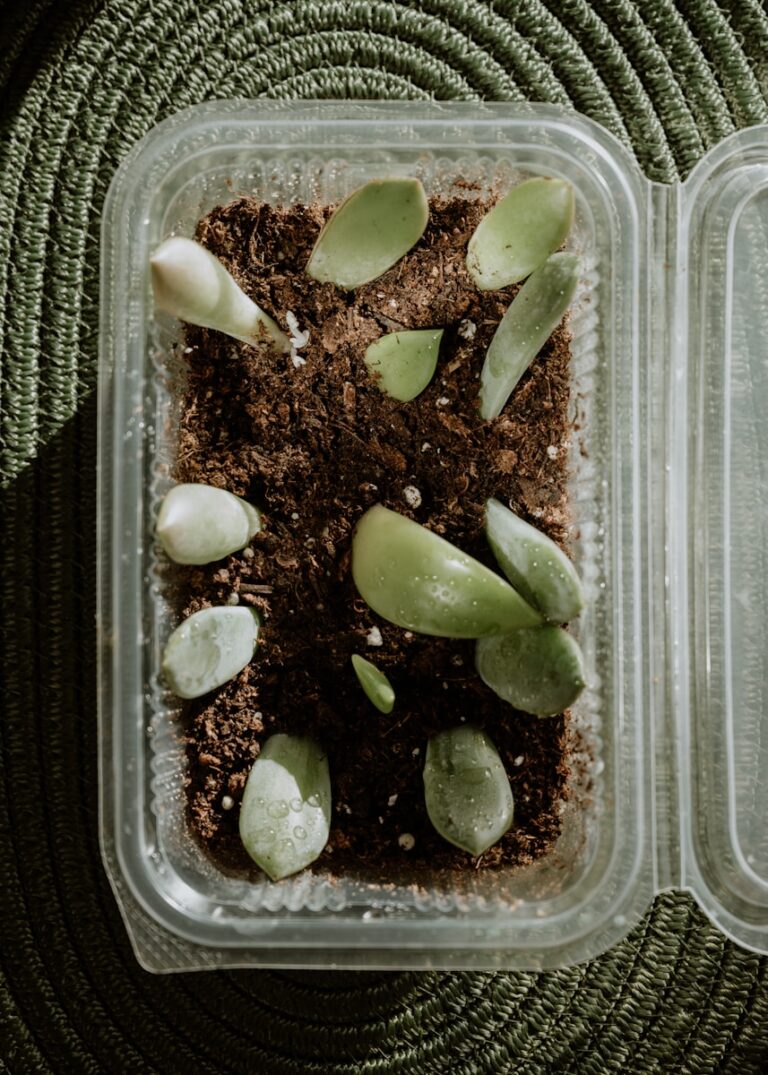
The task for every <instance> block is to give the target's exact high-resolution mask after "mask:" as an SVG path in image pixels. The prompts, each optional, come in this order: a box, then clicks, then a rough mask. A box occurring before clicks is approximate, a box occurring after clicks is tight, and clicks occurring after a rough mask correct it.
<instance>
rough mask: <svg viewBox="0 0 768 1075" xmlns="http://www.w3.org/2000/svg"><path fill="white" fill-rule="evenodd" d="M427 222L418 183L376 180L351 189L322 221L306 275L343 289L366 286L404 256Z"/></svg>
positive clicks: (424, 202) (423, 199) (400, 180)
mask: <svg viewBox="0 0 768 1075" xmlns="http://www.w3.org/2000/svg"><path fill="white" fill-rule="evenodd" d="M428 218H429V205H428V202H427V196H426V194H425V193H424V188H423V187H422V185H421V183H420V181H419V180H418V179H374V180H372V181H371V182H370V183H366V184H365V186H362V187H359V188H358V189H357V190H355V191H353V193H352V194H350V195H349V197H347V198H345V199H344V201H343V202H342V203H341V204H340V205H339V206H337V208H336V209H335V210H334V212H333V214H332V215H331V216H330V217H329V219H328V220H327V221H326V223H325V226H324V227H323V229H322V231H321V232H320V235H319V236H318V239H317V242H316V243H315V247H314V249H313V251H312V253H311V255H310V258H309V262H308V263H307V272H308V273H309V275H310V276H311V277H313V278H314V279H315V280H320V281H325V282H330V283H333V284H337V285H338V286H339V287H343V288H353V287H359V286H360V285H361V284H367V283H368V282H369V281H370V280H375V279H376V277H377V276H381V275H382V273H385V272H386V271H387V269H389V268H391V267H392V266H393V265H394V264H395V262H397V261H399V260H400V258H401V257H403V255H404V254H407V253H408V251H409V250H410V249H411V247H412V246H413V245H414V244H415V243H417V242H418V241H419V239H420V238H421V236H422V234H423V233H424V229H425V228H426V226H427V220H428Z"/></svg>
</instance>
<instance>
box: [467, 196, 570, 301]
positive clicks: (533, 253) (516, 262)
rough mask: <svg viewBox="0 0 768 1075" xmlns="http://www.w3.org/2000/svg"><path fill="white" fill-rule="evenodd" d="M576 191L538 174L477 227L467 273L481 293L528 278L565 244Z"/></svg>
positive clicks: (502, 201)
mask: <svg viewBox="0 0 768 1075" xmlns="http://www.w3.org/2000/svg"><path fill="white" fill-rule="evenodd" d="M573 204H574V199H573V187H572V186H571V184H570V183H568V182H566V180H564V179H550V178H549V177H547V176H537V177H536V178H535V179H527V180H526V181H525V182H524V183H519V184H518V185H517V186H516V187H513V188H512V190H511V191H510V192H509V194H507V195H506V196H505V197H503V198H502V199H501V201H500V202H498V203H497V204H496V205H495V206H494V207H493V209H491V210H490V212H489V213H487V214H486V215H485V216H484V217H483V219H482V220H481V221H480V223H479V224H478V226H477V228H476V230H475V233H474V235H473V236H472V238H471V239H470V240H469V246H468V248H467V269H468V270H469V274H470V276H471V277H472V279H473V280H474V281H475V283H476V284H477V286H478V287H479V288H480V290H481V291H490V290H493V289H494V288H501V287H507V286H508V285H509V284H516V283H517V282H518V281H519V280H524V279H525V277H526V276H529V275H530V274H531V273H532V272H533V271H534V269H538V267H539V266H540V265H543V264H544V262H545V261H546V260H547V258H548V257H549V255H550V254H553V253H554V252H555V251H556V250H557V249H558V247H560V246H561V245H562V244H563V243H564V242H565V240H566V238H567V236H568V232H569V231H570V229H571V224H572V223H573Z"/></svg>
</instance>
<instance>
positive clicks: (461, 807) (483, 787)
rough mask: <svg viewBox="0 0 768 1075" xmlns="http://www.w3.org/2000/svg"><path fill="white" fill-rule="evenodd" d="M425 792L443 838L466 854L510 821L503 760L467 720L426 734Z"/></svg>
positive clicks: (476, 851) (478, 850) (496, 836)
mask: <svg viewBox="0 0 768 1075" xmlns="http://www.w3.org/2000/svg"><path fill="white" fill-rule="evenodd" d="M424 798H425V803H426V807H427V814H428V815H429V820H430V821H431V822H432V824H433V826H434V827H435V829H436V830H437V831H438V832H439V833H440V835H441V836H442V837H443V839H444V840H448V842H449V843H452V844H454V845H455V846H456V847H460V848H461V849H462V850H463V851H468V852H469V853H470V854H471V855H481V854H482V853H483V852H484V851H487V850H488V848H489V847H492V846H493V845H494V844H495V843H497V842H498V841H499V840H500V839H501V837H502V836H503V835H504V833H505V832H507V831H508V829H509V827H510V826H511V824H512V818H513V811H514V802H513V798H512V789H511V788H510V786H509V779H508V777H507V774H506V772H505V771H504V765H503V764H502V761H501V758H500V757H499V754H498V751H497V750H496V747H495V746H494V745H493V743H492V742H491V740H490V739H489V737H488V736H487V735H486V734H485V732H483V731H481V730H480V729H479V728H475V727H474V726H472V725H470V724H460V725H458V726H457V727H455V728H448V729H446V731H444V732H439V733H438V734H437V735H435V736H433V737H432V738H431V739H430V741H429V744H428V745H427V756H426V760H425V765H424Z"/></svg>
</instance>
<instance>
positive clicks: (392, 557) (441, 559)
mask: <svg viewBox="0 0 768 1075" xmlns="http://www.w3.org/2000/svg"><path fill="white" fill-rule="evenodd" d="M352 577H353V579H354V581H355V585H356V586H357V588H358V590H359V591H360V595H361V596H362V598H363V600H364V601H366V602H367V604H368V605H369V606H370V607H371V608H372V609H373V610H374V612H377V613H378V614H379V615H380V616H383V617H384V619H385V620H389V621H390V622H391V623H395V624H397V625H398V626H399V627H405V628H406V629H407V630H409V631H417V632H419V633H420V634H426V635H437V636H439V637H444V638H480V637H482V636H484V635H491V634H498V633H499V632H502V631H507V630H512V629H514V628H515V627H533V626H536V625H537V624H540V623H541V616H540V615H539V613H538V612H536V611H535V610H534V609H532V608H531V607H530V605H528V604H527V603H526V602H525V601H524V600H523V598H522V597H521V596H520V595H519V594H518V593H517V591H516V590H514V589H513V588H512V587H511V586H510V585H509V583H508V582H506V581H505V580H504V579H503V578H502V577H501V576H500V575H497V574H496V573H495V572H494V571H491V570H490V569H489V568H487V567H485V566H484V565H483V564H481V563H480V562H479V561H478V560H475V559H474V558H473V557H472V556H469V555H468V554H467V553H465V552H462V551H461V549H458V548H456V546H455V545H452V544H451V543H450V542H448V541H446V540H445V539H444V538H441V537H439V536H438V535H437V534H434V533H432V531H431V530H427V529H426V527H423V526H420V525H419V524H418V523H415V522H413V521H412V520H410V519H406V518H405V517H404V516H402V515H400V514H398V512H396V511H390V510H389V509H388V508H385V507H383V506H382V505H381V504H377V505H375V506H374V507H372V508H370V509H369V510H368V511H367V512H366V513H365V515H363V517H362V519H361V520H360V521H359V523H358V524H357V528H356V530H355V533H354V536H353V538H352Z"/></svg>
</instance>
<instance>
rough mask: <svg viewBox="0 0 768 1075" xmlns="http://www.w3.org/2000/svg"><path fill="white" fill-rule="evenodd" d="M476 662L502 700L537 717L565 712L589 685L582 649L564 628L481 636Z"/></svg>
mask: <svg viewBox="0 0 768 1075" xmlns="http://www.w3.org/2000/svg"><path fill="white" fill-rule="evenodd" d="M475 664H476V667H477V671H478V673H479V675H480V678H481V679H482V680H483V682H484V683H487V685H488V686H489V687H490V688H491V690H492V691H495V692H496V694H498V696H499V697H500V698H503V699H504V701H505V702H509V703H510V705H513V706H514V707H515V709H521V710H522V711H523V712H524V713H533V714H534V716H537V717H553V716H556V715H557V714H558V713H562V712H564V710H566V709H568V707H569V706H572V705H573V703H574V702H575V701H576V699H577V698H578V696H579V695H580V694H581V692H582V690H583V689H584V685H585V673H584V658H583V657H582V654H581V649H580V648H579V644H578V642H577V641H576V639H575V638H573V636H572V635H569V634H568V632H567V631H564V630H563V628H562V627H551V626H547V627H539V628H536V629H535V630H521V631H510V632H509V634H505V635H498V636H497V637H495V638H481V639H479V641H478V643H477V648H476V650H475Z"/></svg>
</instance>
